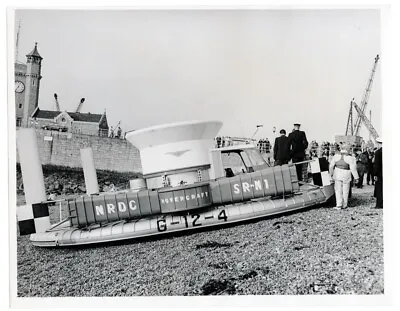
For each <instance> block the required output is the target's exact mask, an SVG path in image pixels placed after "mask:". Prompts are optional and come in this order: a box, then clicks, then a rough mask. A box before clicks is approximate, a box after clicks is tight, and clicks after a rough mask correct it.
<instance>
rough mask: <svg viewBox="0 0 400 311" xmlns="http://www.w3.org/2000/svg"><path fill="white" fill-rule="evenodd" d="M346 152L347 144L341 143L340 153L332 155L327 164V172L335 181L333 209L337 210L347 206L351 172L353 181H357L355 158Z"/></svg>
mask: <svg viewBox="0 0 400 311" xmlns="http://www.w3.org/2000/svg"><path fill="white" fill-rule="evenodd" d="M348 153H349V150H348V146H346V145H343V146H342V147H341V148H340V153H339V154H335V155H334V156H333V158H332V160H331V163H330V165H329V173H330V175H331V178H333V180H334V181H335V196H336V207H334V209H337V210H340V209H345V208H347V201H348V198H349V191H350V182H351V175H352V174H353V177H354V179H355V182H356V183H357V182H358V174H357V167H356V159H355V158H354V157H352V156H350V155H349V154H348Z"/></svg>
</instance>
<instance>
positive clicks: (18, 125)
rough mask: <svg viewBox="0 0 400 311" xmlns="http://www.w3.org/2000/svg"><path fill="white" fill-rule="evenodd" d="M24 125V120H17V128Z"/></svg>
mask: <svg viewBox="0 0 400 311" xmlns="http://www.w3.org/2000/svg"><path fill="white" fill-rule="evenodd" d="M21 123H22V119H21V118H17V127H20V126H21Z"/></svg>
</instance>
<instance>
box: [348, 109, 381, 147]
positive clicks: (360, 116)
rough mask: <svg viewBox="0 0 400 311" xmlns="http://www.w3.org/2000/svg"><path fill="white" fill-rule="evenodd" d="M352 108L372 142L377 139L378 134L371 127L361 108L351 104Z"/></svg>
mask: <svg viewBox="0 0 400 311" xmlns="http://www.w3.org/2000/svg"><path fill="white" fill-rule="evenodd" d="M352 103H353V106H354V108H355V109H356V111H357V113H358V116H359V118H360V119H361V120H362V121H363V123H364V125H365V127H366V128H367V129H368V132H369V133H370V134H371V136H372V138H373V139H374V141H376V139H377V138H378V137H379V135H378V132H377V131H376V130H375V128H374V127H373V126H372V123H371V121H370V120H369V119H368V118H367V117H366V115H365V114H364V113H363V112H362V110H361V108H360V107H358V105H357V104H356V103H355V102H352Z"/></svg>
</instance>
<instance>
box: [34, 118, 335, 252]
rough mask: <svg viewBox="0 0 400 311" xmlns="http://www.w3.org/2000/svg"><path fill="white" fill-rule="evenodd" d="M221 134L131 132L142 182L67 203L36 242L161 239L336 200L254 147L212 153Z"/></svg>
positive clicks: (183, 127) (185, 127)
mask: <svg viewBox="0 0 400 311" xmlns="http://www.w3.org/2000/svg"><path fill="white" fill-rule="evenodd" d="M221 127H222V123H221V122H218V121H206V122H204V121H192V122H182V123H174V124H168V125H161V126H155V127H151V128H146V129H141V130H137V131H132V132H129V133H127V135H126V139H127V140H128V141H129V142H130V143H132V144H133V145H134V146H135V147H136V148H138V149H139V151H140V158H141V163H142V170H143V178H138V179H135V180H131V181H130V189H127V190H125V191H118V192H112V193H111V192H110V193H100V194H93V195H84V196H81V197H77V198H73V199H68V200H66V201H65V202H64V204H65V207H66V208H67V210H68V217H67V218H66V219H64V220H62V221H60V222H58V223H57V224H55V225H52V226H50V227H49V228H48V229H47V230H45V232H39V233H34V234H31V236H30V240H31V242H32V243H33V244H34V245H36V246H44V247H51V246H73V245H85V244H93V243H103V242H111V241H119V240H126V239H135V238H142V237H148V236H154V235H163V234H169V233H174V232H179V231H187V230H192V229H196V228H207V227H214V226H221V225H226V224H232V223H237V222H243V221H246V220H250V219H256V218H261V217H266V216H270V215H275V214H280V213H284V212H289V211H294V210H299V209H304V208H307V207H311V206H315V205H318V204H323V203H325V202H327V200H328V199H330V198H331V197H332V195H333V193H334V191H333V185H332V184H330V182H329V181H328V182H325V183H321V182H320V181H322V179H323V178H322V179H321V178H320V179H318V178H317V179H315V180H320V181H317V182H314V184H312V183H309V184H308V183H301V182H299V181H298V180H297V175H296V168H295V165H282V166H273V167H271V166H270V165H269V164H268V162H267V161H265V159H264V158H263V157H262V155H261V154H260V152H259V151H258V149H257V148H256V147H255V146H254V145H252V144H244V145H233V146H229V147H222V148H215V146H214V137H215V136H216V135H217V133H218V131H219V130H220V128H221ZM316 162H318V159H317V160H316ZM314 164H315V163H314ZM317 164H318V163H317ZM312 165H313V164H312Z"/></svg>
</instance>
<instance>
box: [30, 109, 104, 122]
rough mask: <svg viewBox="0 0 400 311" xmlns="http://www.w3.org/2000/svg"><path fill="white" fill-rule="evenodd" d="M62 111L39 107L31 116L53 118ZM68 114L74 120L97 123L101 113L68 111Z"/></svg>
mask: <svg viewBox="0 0 400 311" xmlns="http://www.w3.org/2000/svg"><path fill="white" fill-rule="evenodd" d="M62 112H63V111H54V110H40V109H39V108H38V109H37V110H36V111H35V112H34V114H33V115H32V118H40V119H54V118H55V117H57V116H58V115H59V114H60V113H62ZM66 113H68V115H69V116H70V117H71V118H72V119H73V120H74V121H82V122H92V123H99V122H100V119H101V117H102V116H103V115H102V114H95V113H90V112H89V113H82V112H68V111H66Z"/></svg>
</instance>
